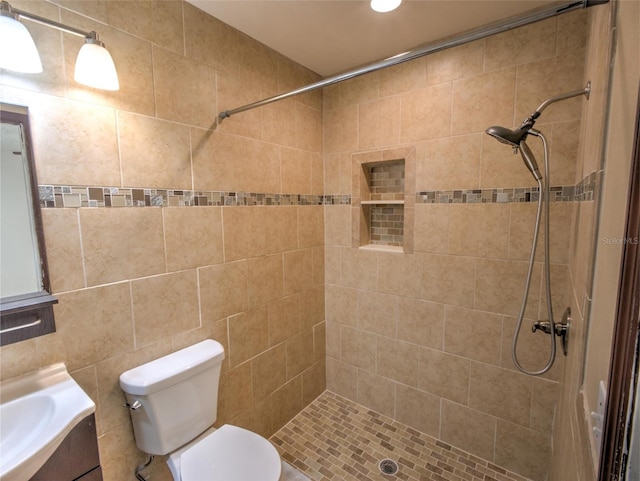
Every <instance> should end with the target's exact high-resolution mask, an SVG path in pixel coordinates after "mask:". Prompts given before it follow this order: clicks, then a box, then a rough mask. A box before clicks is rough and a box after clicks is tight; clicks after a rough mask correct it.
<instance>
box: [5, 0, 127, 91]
mask: <svg viewBox="0 0 640 481" xmlns="http://www.w3.org/2000/svg"><path fill="white" fill-rule="evenodd" d="M23 18H24V19H26V20H31V21H32V22H36V23H39V24H42V25H45V26H47V27H51V28H55V29H57V30H62V31H63V32H67V33H71V34H73V35H77V36H79V37H83V38H84V39H85V43H84V45H83V46H82V48H80V52H78V58H77V59H76V67H75V74H74V79H75V80H76V82H78V83H81V84H83V85H87V86H89V87H94V88H97V89H102V90H118V89H119V88H120V84H119V82H118V74H117V72H116V67H115V64H114V63H113V59H112V58H111V54H109V51H108V50H107V49H106V48H105V46H104V43H102V42H101V41H100V39H99V38H98V34H97V33H96V32H93V31H92V32H85V31H84V30H80V29H77V28H75V27H70V26H69V25H64V24H62V23H59V22H56V21H54V20H49V19H47V18H44V17H41V16H39V15H35V14H33V13H29V12H25V11H24V10H18V9H17V8H13V7H12V6H11V5H10V4H9V2H7V1H4V0H3V1H1V2H0V46H1V48H0V68H3V69H6V70H12V71H14V72H22V73H40V72H42V62H41V61H40V55H39V54H38V49H37V48H36V45H35V43H34V42H33V38H31V35H30V34H29V32H28V30H27V29H26V27H25V26H24V25H23V24H22V23H21V22H20V20H21V19H23Z"/></svg>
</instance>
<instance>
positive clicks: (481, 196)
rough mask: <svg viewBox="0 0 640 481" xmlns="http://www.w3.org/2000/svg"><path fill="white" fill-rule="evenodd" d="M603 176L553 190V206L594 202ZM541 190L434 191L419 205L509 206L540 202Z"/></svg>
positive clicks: (418, 197)
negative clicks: (500, 204) (510, 203)
mask: <svg viewBox="0 0 640 481" xmlns="http://www.w3.org/2000/svg"><path fill="white" fill-rule="evenodd" d="M599 183H600V176H599V175H598V174H597V173H596V172H591V173H590V174H589V175H587V176H586V177H585V178H584V179H582V180H581V181H580V182H578V183H577V184H576V185H560V186H555V187H551V188H550V189H549V190H550V192H551V202H573V201H590V200H593V199H594V197H595V193H596V190H597V188H598V185H599ZM539 198H540V192H539V190H538V187H520V188H513V189H468V190H433V191H423V192H418V193H416V203H418V204H480V203H482V204H495V203H503V202H504V203H509V202H537V201H538V199H539Z"/></svg>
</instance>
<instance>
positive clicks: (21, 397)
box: [0, 363, 96, 481]
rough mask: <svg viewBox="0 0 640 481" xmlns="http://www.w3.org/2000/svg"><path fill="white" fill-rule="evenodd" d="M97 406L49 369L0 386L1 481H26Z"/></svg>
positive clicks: (60, 367)
mask: <svg viewBox="0 0 640 481" xmlns="http://www.w3.org/2000/svg"><path fill="white" fill-rule="evenodd" d="M95 409H96V406H95V404H94V403H93V401H92V400H91V398H90V397H89V396H87V394H86V393H85V392H84V391H83V390H82V388H80V386H78V384H77V383H76V382H75V381H74V380H73V378H72V377H71V376H70V375H69V373H68V372H67V369H66V367H65V365H64V364H62V363H59V364H54V365H52V366H49V367H46V368H44V369H40V370H38V371H35V372H33V373H29V374H25V375H24V376H20V377H17V378H14V379H9V380H7V381H4V382H2V383H1V384H0V479H1V480H2V481H23V480H25V479H29V478H31V477H32V476H33V475H34V474H35V473H36V472H37V471H38V470H39V469H40V468H41V467H42V465H43V464H44V463H45V462H46V461H47V459H49V457H50V456H51V455H52V454H53V453H54V451H55V450H56V449H57V448H58V446H60V444H61V443H62V441H63V440H64V438H65V437H66V436H67V434H69V432H70V431H71V430H72V429H73V428H74V427H75V426H76V425H77V424H78V423H79V422H80V421H81V420H82V419H84V418H85V417H87V416H88V415H90V414H91V413H93V412H95Z"/></svg>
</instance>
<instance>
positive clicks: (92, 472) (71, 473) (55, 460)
mask: <svg viewBox="0 0 640 481" xmlns="http://www.w3.org/2000/svg"><path fill="white" fill-rule="evenodd" d="M53 480H55V481H102V469H101V468H100V456H99V454H98V437H97V434H96V419H95V415H93V414H91V415H90V416H87V417H86V418H84V419H83V420H82V421H80V422H79V423H78V424H77V425H76V426H75V427H74V428H73V429H72V430H71V432H70V433H69V434H68V435H67V437H66V438H65V439H64V441H62V444H61V445H60V446H58V449H56V450H55V452H54V453H53V454H52V455H51V457H50V458H49V459H48V460H47V462H46V463H45V464H44V465H43V466H42V468H40V470H39V471H38V472H37V473H36V474H35V475H34V476H33V477H32V478H31V481H53Z"/></svg>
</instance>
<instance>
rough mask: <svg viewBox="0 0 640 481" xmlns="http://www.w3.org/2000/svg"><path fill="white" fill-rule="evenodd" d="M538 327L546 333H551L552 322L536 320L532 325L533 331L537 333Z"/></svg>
mask: <svg viewBox="0 0 640 481" xmlns="http://www.w3.org/2000/svg"><path fill="white" fill-rule="evenodd" d="M538 329H540V330H541V331H542V332H544V333H545V334H551V323H550V322H549V321H535V322H534V323H533V324H532V325H531V332H533V333H535V332H536V331H537V330H538Z"/></svg>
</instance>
